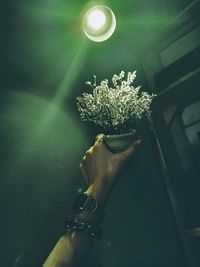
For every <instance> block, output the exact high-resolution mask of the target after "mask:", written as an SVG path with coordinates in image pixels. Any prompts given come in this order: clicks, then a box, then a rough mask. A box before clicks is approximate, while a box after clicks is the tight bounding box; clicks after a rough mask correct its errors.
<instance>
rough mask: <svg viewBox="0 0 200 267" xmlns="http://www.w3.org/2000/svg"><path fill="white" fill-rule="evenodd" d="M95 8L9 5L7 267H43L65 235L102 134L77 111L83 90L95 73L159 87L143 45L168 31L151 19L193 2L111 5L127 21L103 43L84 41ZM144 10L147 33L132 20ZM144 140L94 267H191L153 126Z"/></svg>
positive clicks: (1, 108) (112, 205)
mask: <svg viewBox="0 0 200 267" xmlns="http://www.w3.org/2000/svg"><path fill="white" fill-rule="evenodd" d="M85 3H86V2H85ZM85 3H84V2H83V1H77V2H76V3H75V2H74V3H73V4H71V5H70V4H69V1H67V2H65V1H58V3H57V4H55V3H54V2H53V1H52V3H51V4H50V3H49V2H48V1H42V2H40V1H37V2H31V3H27V2H26V1H18V2H17V1H16V2H15V3H11V2H10V3H9V2H5V3H4V6H3V3H2V7H3V9H1V12H2V16H1V19H2V20H3V23H2V25H4V26H3V27H2V30H3V35H2V36H3V38H2V39H1V40H2V41H1V53H2V56H1V57H2V59H3V60H1V66H2V67H3V68H2V69H3V71H4V72H3V75H2V76H1V78H2V79H1V101H0V116H1V120H0V153H1V154H0V155H1V156H0V164H1V168H0V172H1V177H0V184H1V185H0V188H1V189H0V190H1V193H0V198H1V201H0V205H1V227H0V229H1V242H0V243H1V257H0V265H1V266H4V267H7V266H20V267H25V266H29V267H31V266H34V267H37V266H41V264H42V262H43V261H44V259H45V257H46V256H47V255H48V253H49V251H50V250H51V248H52V247H53V245H54V244H55V242H56V240H57V239H58V238H59V236H60V235H61V233H62V230H63V229H62V223H63V220H64V218H65V217H66V216H67V215H68V214H69V213H70V209H71V203H72V200H73V199H74V198H75V195H76V192H77V189H78V188H79V187H81V186H83V180H82V178H81V176H80V173H79V169H78V166H79V162H80V160H81V158H82V156H83V154H84V151H85V150H86V149H87V148H88V146H89V145H91V144H92V143H93V139H94V136H95V134H96V131H95V130H93V129H88V128H87V127H86V126H84V125H83V124H82V123H81V122H80V119H79V118H78V115H77V111H76V109H75V96H76V95H78V94H79V92H80V91H82V90H83V87H82V85H83V82H84V81H85V80H87V79H88V78H90V77H92V75H93V74H94V73H95V74H98V73H99V76H100V78H104V77H108V76H110V75H111V74H113V73H114V72H118V71H120V70H121V69H125V70H130V69H131V70H132V69H135V68H136V69H138V70H141V72H139V74H138V77H139V79H138V80H139V81H140V83H141V84H143V83H144V82H143V71H144V73H145V75H144V77H147V79H146V84H149V86H151V81H150V80H151V79H150V80H149V79H148V77H149V76H148V75H151V74H152V69H151V68H150V67H148V68H144V66H143V64H142V63H143V62H144V60H143V61H141V60H142V57H141V54H140V53H141V52H142V51H141V50H140V44H141V43H142V44H143V45H144V42H143V40H144V39H147V40H148V39H149V36H150V33H151V32H152V29H154V30H155V29H156V30H157V29H158V28H159V27H160V24H156V25H155V23H154V24H153V23H152V24H151V27H150V28H149V21H151V19H150V18H147V17H146V15H147V14H148V12H150V13H151V16H154V15H158V14H160V12H161V11H163V12H165V14H166V15H169V14H170V16H175V15H177V13H178V11H180V10H181V8H182V4H183V1H175V2H174V1H168V3H165V4H163V1H159V3H160V4H159V8H157V9H156V3H155V1H146V2H145V1H141V2H140V5H139V4H138V5H136V2H134V5H133V3H132V2H130V1H127V3H124V2H123V3H122V2H121V1H115V3H112V1H110V2H109V3H108V4H111V5H112V4H113V7H114V8H115V11H116V13H117V14H118V16H119V18H120V19H121V20H119V28H118V31H117V32H116V34H115V35H114V36H113V38H111V40H109V41H107V42H105V43H103V44H91V43H88V42H87V41H85V39H84V38H83V36H82V35H81V34H82V33H81V30H80V29H79V26H78V25H79V22H80V20H79V16H80V14H81V12H82V8H83V7H84V4H85ZM49 6H51V9H50V10H47V7H49ZM135 6H136V7H137V9H134V7H135ZM173 7H174V8H173ZM144 9H145V14H146V15H145V17H143V21H144V22H145V19H147V22H146V23H145V25H143V27H144V28H145V29H146V31H145V35H143V34H142V33H144V32H143V31H142V30H141V29H140V27H138V24H134V23H133V22H132V21H130V19H132V17H133V13H132V12H136V11H134V10H137V12H138V17H140V15H141V14H142V12H143V11H144ZM3 10H4V11H3ZM155 10H156V11H155ZM47 11H48V12H47ZM172 11H173V12H172ZM59 12H60V13H59ZM120 12H122V15H121V17H120ZM137 12H136V13H134V14H135V15H136V14H137ZM161 13H162V12H161ZM65 14H67V19H66V18H65ZM77 14H78V15H77ZM127 17H128V19H129V20H126V18H127ZM148 19H149V20H148ZM120 22H121V24H120ZM140 23H141V22H140ZM120 25H121V26H120ZM122 26H124V27H125V28H126V32H125V31H124V30H123V29H125V28H123V27H122ZM138 28H139V29H138ZM65 29H67V30H66V35H65ZM133 29H134V31H133ZM136 39H137V42H136V41H135V40H136ZM163 40H165V37H163ZM80 43H83V44H82V46H80ZM147 44H148V42H147ZM147 44H145V46H146V45H147ZM146 48H147V47H146ZM139 51H140V53H139ZM155 61H156V60H155ZM148 64H150V62H148ZM155 64H156V63H155ZM150 65H151V64H150ZM145 89H146V88H145ZM151 89H152V88H151ZM141 136H142V139H143V144H142V147H141V150H140V152H139V154H138V157H137V158H135V159H132V160H131V161H130V162H129V164H128V165H127V167H126V168H125V169H124V173H123V175H122V177H121V181H120V182H119V184H118V185H117V187H116V189H115V191H114V192H113V195H112V197H111V200H110V202H109V204H108V207H107V218H106V220H105V224H104V231H105V233H104V238H103V240H102V241H100V242H97V243H96V247H95V251H94V252H93V257H92V259H93V260H94V262H95V263H94V262H92V263H91V266H94V265H95V266H101V267H112V266H113V267H116V266H117V267H118V266H119V267H122V266H126V267H128V266H136V267H139V266H140V267H144V266H148V267H153V266H163V267H165V266H166V267H168V266H170V267H172V266H175V267H177V266H181V267H184V266H185V258H184V253H183V250H182V246H181V244H180V239H179V235H178V232H177V228H176V223H175V220H174V216H173V213H172V210H171V206H170V203H169V199H168V195H167V192H166V190H165V185H164V183H163V179H162V174H161V172H160V167H159V164H158V155H157V152H156V149H155V143H154V139H153V137H152V135H151V132H150V130H149V129H148V126H147V123H146V122H144V123H143V124H142V125H141ZM96 255H98V257H95V256H96ZM14 264H16V265H14Z"/></svg>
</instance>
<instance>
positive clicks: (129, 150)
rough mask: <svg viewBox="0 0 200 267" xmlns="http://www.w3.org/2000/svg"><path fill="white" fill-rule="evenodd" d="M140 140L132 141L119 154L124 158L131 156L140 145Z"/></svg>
mask: <svg viewBox="0 0 200 267" xmlns="http://www.w3.org/2000/svg"><path fill="white" fill-rule="evenodd" d="M141 142H142V141H141V140H140V139H139V140H136V141H134V142H133V143H132V144H131V145H130V147H128V148H127V149H126V150H124V151H123V152H121V153H120V154H121V156H122V157H123V158H124V160H125V159H127V158H128V157H130V156H132V155H134V154H135V152H136V151H137V149H138V147H139V146H140V144H141Z"/></svg>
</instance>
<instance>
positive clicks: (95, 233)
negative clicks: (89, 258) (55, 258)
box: [64, 218, 102, 239]
mask: <svg viewBox="0 0 200 267" xmlns="http://www.w3.org/2000/svg"><path fill="white" fill-rule="evenodd" d="M64 227H65V229H66V230H67V231H69V230H72V231H78V232H86V233H88V234H89V235H90V236H91V237H93V238H96V239H101V237H102V228H101V227H100V226H99V225H94V224H91V223H89V222H86V221H83V220H80V219H78V218H70V219H66V221H65V223H64Z"/></svg>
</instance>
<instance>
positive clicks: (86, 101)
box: [77, 71, 155, 134]
mask: <svg viewBox="0 0 200 267" xmlns="http://www.w3.org/2000/svg"><path fill="white" fill-rule="evenodd" d="M135 78H136V71H134V72H128V73H127V75H125V72H124V71H121V72H120V74H119V75H116V74H114V75H113V77H112V86H109V81H108V80H107V79H104V80H102V81H101V82H100V84H99V85H97V82H96V76H95V75H94V82H93V83H92V82H90V81H87V82H86V84H87V85H90V86H91V87H92V91H91V92H89V93H83V94H82V95H81V96H79V97H77V106H78V110H79V112H80V116H81V119H82V120H83V121H89V122H93V123H95V124H96V125H98V126H100V127H101V128H103V131H104V132H107V133H115V134H116V133H125V132H126V133H127V132H130V131H131V130H134V129H133V128H134V126H135V125H136V123H138V122H139V121H140V120H141V119H142V118H143V117H144V116H149V115H150V113H151V111H150V105H151V103H152V100H153V98H154V97H155V95H154V94H149V93H147V92H143V91H141V86H137V87H134V86H133V81H134V80H135Z"/></svg>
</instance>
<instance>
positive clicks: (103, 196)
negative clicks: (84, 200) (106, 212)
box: [85, 184, 111, 207]
mask: <svg viewBox="0 0 200 267" xmlns="http://www.w3.org/2000/svg"><path fill="white" fill-rule="evenodd" d="M110 191H111V190H110V189H108V188H103V187H102V188H101V187H99V186H98V185H96V184H92V185H90V186H89V187H88V189H87V190H86V191H85V193H86V194H87V195H88V196H91V197H93V198H94V199H95V200H96V201H97V202H98V203H99V204H100V205H101V206H102V207H105V205H106V202H107V200H108V196H109V194H110Z"/></svg>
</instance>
